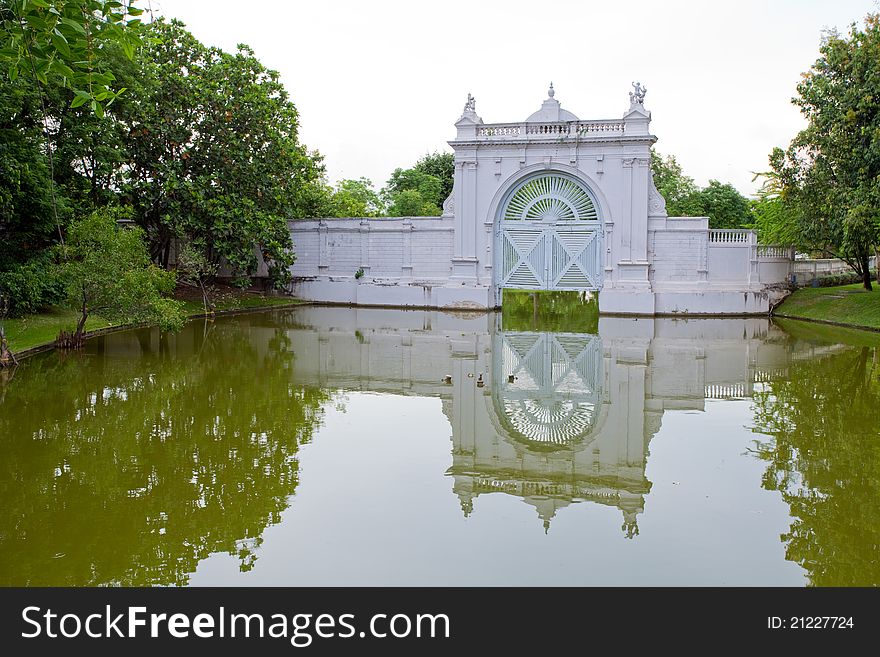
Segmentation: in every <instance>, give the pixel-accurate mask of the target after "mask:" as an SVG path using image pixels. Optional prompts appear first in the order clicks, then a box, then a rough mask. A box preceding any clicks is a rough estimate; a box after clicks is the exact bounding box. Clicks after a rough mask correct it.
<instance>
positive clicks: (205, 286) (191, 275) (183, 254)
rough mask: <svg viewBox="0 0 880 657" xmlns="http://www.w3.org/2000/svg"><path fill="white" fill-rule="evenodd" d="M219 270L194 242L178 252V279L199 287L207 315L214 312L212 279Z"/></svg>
mask: <svg viewBox="0 0 880 657" xmlns="http://www.w3.org/2000/svg"><path fill="white" fill-rule="evenodd" d="M218 270H219V267H218V266H217V264H216V263H214V262H211V260H210V259H209V258H208V257H207V256H206V255H205V252H204V250H203V249H200V248H198V247H197V246H196V245H194V244H187V245H186V246H185V247H183V249H181V251H180V253H178V254H177V279H178V280H179V281H180V282H181V283H186V284H187V285H193V286H196V287H198V288H199V291H200V292H201V293H202V305H203V306H204V308H205V314H206V315H207V314H213V313H214V302H213V301H212V300H211V293H212V292H213V288H212V286H211V284H210V281H211V280H212V279H213V278H214V277H215V276H216V275H217V271H218Z"/></svg>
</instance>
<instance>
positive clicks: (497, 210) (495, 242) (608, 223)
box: [485, 161, 614, 308]
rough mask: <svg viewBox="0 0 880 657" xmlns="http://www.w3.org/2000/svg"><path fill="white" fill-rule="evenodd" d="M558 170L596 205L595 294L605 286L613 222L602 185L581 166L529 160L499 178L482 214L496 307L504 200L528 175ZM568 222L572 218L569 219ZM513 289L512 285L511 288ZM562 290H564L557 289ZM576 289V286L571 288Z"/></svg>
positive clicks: (609, 270)
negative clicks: (488, 238)
mask: <svg viewBox="0 0 880 657" xmlns="http://www.w3.org/2000/svg"><path fill="white" fill-rule="evenodd" d="M553 173H555V174H558V175H562V176H566V177H569V178H572V179H573V180H574V181H575V182H577V183H578V184H579V185H580V186H581V187H582V188H583V189H584V191H586V192H587V194H588V195H589V196H590V198H591V199H592V200H593V204H594V206H595V207H596V214H597V215H598V217H599V221H598V228H599V230H598V233H599V234H598V237H599V239H600V240H601V244H600V247H599V253H600V260H601V263H602V264H601V266H600V276H601V281H600V285H599V287H598V289H597V290H596V294H597V296H598V294H599V292H601V291H602V289H603V288H604V287H605V283H606V280H607V279H608V278H610V276H611V273H612V259H611V251H612V248H611V244H610V243H608V242H606V239H607V237H608V236H609V235H610V234H611V228H613V226H614V222H613V220H612V219H611V212H610V209H609V204H608V199H606V198H605V195H604V194H603V193H602V188H601V186H600V185H599V182H598V181H597V180H595V179H594V178H592V177H591V176H590V175H588V174H587V173H585V172H584V171H582V170H581V169H579V168H577V167H575V166H569V165H566V164H563V163H561V162H552V161H546V162H543V163H539V164H532V165H530V166H526V167H523V168H521V169H520V170H519V171H517V172H515V173H514V174H513V175H511V176H509V177H508V178H507V179H506V180H505V181H504V182H502V183H501V184H500V185H499V186H498V188H497V190H496V192H495V195H494V196H493V197H492V201H491V203H490V204H489V212H488V214H487V218H486V222H485V223H486V225H487V226H491V227H492V228H491V234H492V240H491V242H490V243H491V245H492V259H491V262H492V289H493V291H494V295H495V307H496V308H500V307H501V305H502V303H503V291H504V288H503V287H502V286H501V285H500V282H501V262H500V260H501V255H502V254H501V251H502V249H499V248H498V247H499V246H500V243H501V239H500V238H501V230H502V229H501V226H502V222H503V221H504V218H503V215H504V210H505V208H506V207H507V203H508V202H509V200H510V197H511V196H512V195H513V193H514V191H515V190H516V189H518V188H519V186H520V185H521V184H523V183H525V182H527V181H528V179H530V178H537V177H538V176H539V175H540V174H553ZM572 225H576V224H574V222H572ZM512 289H513V288H512ZM561 291H563V292H564V291H565V290H561ZM572 291H576V290H572Z"/></svg>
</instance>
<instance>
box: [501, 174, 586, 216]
mask: <svg viewBox="0 0 880 657" xmlns="http://www.w3.org/2000/svg"><path fill="white" fill-rule="evenodd" d="M504 219H505V220H506V221H518V220H527V221H545V222H557V221H574V220H580V221H598V220H599V214H598V212H597V210H596V205H595V203H594V202H593V199H592V198H591V197H590V195H589V194H588V193H587V191H586V190H585V189H584V188H583V186H581V185H580V184H579V183H577V182H576V181H575V180H573V179H572V178H569V177H568V176H564V175H561V174H558V173H545V174H541V175H539V176H537V177H534V178H530V179H528V180H526V181H525V182H523V183H522V184H521V185H520V186H519V187H518V188H516V189H515V190H514V192H513V194H512V195H511V196H510V200H509V201H508V202H507V205H506V207H505V210H504Z"/></svg>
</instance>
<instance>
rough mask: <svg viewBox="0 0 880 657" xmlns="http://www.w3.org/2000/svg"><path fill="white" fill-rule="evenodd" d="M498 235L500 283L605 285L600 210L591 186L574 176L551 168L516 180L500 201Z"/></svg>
mask: <svg viewBox="0 0 880 657" xmlns="http://www.w3.org/2000/svg"><path fill="white" fill-rule="evenodd" d="M495 235H496V238H495V253H496V258H497V264H496V267H495V272H496V280H495V285H496V287H498V288H501V289H503V288H519V289H526V290H591V291H598V290H599V289H600V288H601V287H602V267H601V253H602V251H601V247H602V225H601V222H600V220H599V211H598V208H597V206H596V202H595V201H594V200H593V196H592V194H591V193H590V192H589V190H588V189H587V188H586V187H585V186H584V185H583V184H582V183H581V182H580V181H579V180H577V179H576V178H574V177H572V176H570V175H567V174H565V173H561V172H557V171H548V172H542V173H537V174H533V175H531V176H529V177H527V178H526V179H525V180H523V181H521V182H519V183H517V184H515V185H514V186H513V187H512V188H511V189H510V191H509V192H508V193H507V195H506V197H505V200H504V203H503V204H502V205H501V208H500V211H499V213H498V217H497V220H496V227H495ZM499 296H500V293H499Z"/></svg>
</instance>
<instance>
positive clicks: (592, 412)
mask: <svg viewBox="0 0 880 657" xmlns="http://www.w3.org/2000/svg"><path fill="white" fill-rule="evenodd" d="M493 355H494V356H495V357H494V358H493V368H494V370H495V371H494V376H493V377H492V380H493V382H494V387H495V389H494V390H493V395H492V396H493V400H494V402H495V404H496V410H497V411H498V415H499V419H501V420H502V422H504V423H505V424H507V425H508V429H510V430H511V432H512V433H513V435H514V436H515V437H517V438H520V439H522V440H525V441H526V442H529V443H533V444H535V443H537V444H538V445H540V446H543V447H546V448H553V447H555V446H558V447H562V446H569V445H572V444H574V443H575V442H577V441H578V440H579V439H582V438H583V437H585V436H587V435H588V434H589V433H590V431H591V429H592V428H593V426H594V425H595V423H596V416H597V415H598V409H599V404H600V401H601V383H602V342H601V340H600V339H599V337H598V336H596V335H586V334H569V333H498V334H496V336H495V344H494V347H493Z"/></svg>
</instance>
